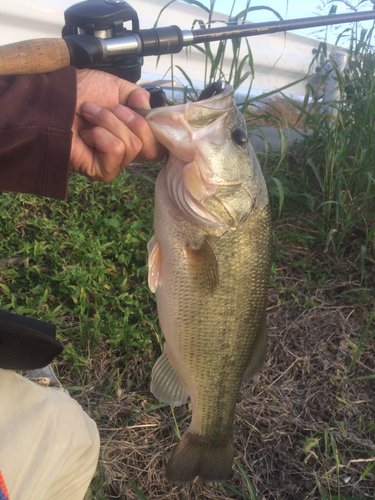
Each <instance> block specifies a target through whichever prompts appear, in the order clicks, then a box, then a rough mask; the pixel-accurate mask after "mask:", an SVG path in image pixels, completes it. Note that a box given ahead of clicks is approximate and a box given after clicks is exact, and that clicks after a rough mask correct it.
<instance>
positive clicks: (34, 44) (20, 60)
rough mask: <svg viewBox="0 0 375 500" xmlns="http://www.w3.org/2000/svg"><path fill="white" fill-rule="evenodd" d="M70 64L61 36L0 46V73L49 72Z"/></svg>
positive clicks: (66, 47) (65, 45) (66, 48)
mask: <svg viewBox="0 0 375 500" xmlns="http://www.w3.org/2000/svg"><path fill="white" fill-rule="evenodd" d="M69 65H70V54H69V50H68V46H67V44H66V43H65V41H64V39H63V38H38V39H35V40H24V41H22V42H15V43H11V44H9V45H2V46H0V75H22V74H31V73H49V72H51V71H55V70H57V69H61V68H65V67H66V66H69Z"/></svg>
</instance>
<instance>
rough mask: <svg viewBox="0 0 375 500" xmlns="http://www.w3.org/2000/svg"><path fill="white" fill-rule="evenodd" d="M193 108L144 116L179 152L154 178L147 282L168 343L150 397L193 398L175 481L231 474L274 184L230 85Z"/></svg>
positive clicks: (258, 333) (263, 285)
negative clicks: (270, 184)
mask: <svg viewBox="0 0 375 500" xmlns="http://www.w3.org/2000/svg"><path fill="white" fill-rule="evenodd" d="M194 104H195V105H197V108H198V110H196V109H194V108H193V110H191V108H192V106H193V105H194ZM187 106H188V105H185V108H184V107H183V106H178V107H176V109H173V108H172V109H171V110H167V109H161V110H152V111H150V114H149V115H147V116H146V119H148V120H149V124H150V126H151V128H152V130H153V132H154V134H155V135H156V137H157V138H158V140H160V142H163V143H164V144H165V145H166V146H167V147H169V149H170V151H171V153H170V156H169V160H168V162H167V165H166V167H165V168H164V169H163V170H162V172H161V173H160V174H159V177H158V179H157V182H156V188H155V221H154V223H155V236H154V237H153V239H152V240H151V242H150V244H149V284H150V288H151V289H152V290H153V291H156V293H157V306H158V314H159V320H160V326H161V329H162V331H163V334H164V337H165V339H166V344H165V350H164V353H163V355H162V357H161V358H159V360H158V362H157V363H156V365H155V367H154V369H153V373H152V384H151V390H152V392H153V393H154V394H155V395H156V396H157V397H158V398H159V399H162V400H163V401H165V402H167V403H169V404H174V405H179V404H183V403H184V402H185V401H186V398H187V395H189V396H190V400H191V407H192V421H191V424H190V426H189V429H188V430H187V432H186V433H185V434H184V435H183V437H182V440H181V442H180V443H179V445H178V446H177V448H176V449H175V450H174V452H173V454H172V456H171V459H170V461H169V463H168V465H167V470H166V475H167V478H168V479H170V480H171V481H173V482H176V483H183V482H188V481H192V480H194V479H195V477H196V476H199V477H201V478H202V479H205V480H208V481H213V480H225V479H227V477H228V475H229V473H230V470H231V467H232V462H233V419H234V411H235V405H236V401H237V398H238V393H239V389H240V385H241V383H242V381H243V380H244V379H247V378H249V377H251V376H253V375H254V374H255V373H256V372H257V371H258V370H259V369H260V368H261V365H262V363H263V360H264V357H265V352H266V328H265V310H266V301H267V288H268V282H269V274H270V266H271V229H270V228H271V224H270V213H269V205H268V197H267V191H266V186H265V182H264V179H263V176H262V174H261V171H260V167H259V163H258V161H257V158H256V156H255V153H254V151H253V149H252V147H251V144H250V143H248V141H247V140H246V142H245V138H244V137H246V139H247V135H246V136H244V135H243V134H246V125H245V123H244V119H243V117H242V115H241V114H240V113H239V111H238V110H237V108H236V107H235V106H234V102H233V91H232V89H231V88H230V87H227V88H226V89H225V90H224V92H223V93H222V94H221V95H219V96H214V97H212V98H209V99H207V100H206V101H201V102H197V103H193V104H191V105H190V108H187ZM168 113H169V115H168ZM179 113H180V114H179ZM171 114H172V115H173V114H174V116H173V117H172V118H171V117H170V115H171ZM207 115H208V116H207ZM197 117H198V118H197ZM205 119H206V123H207V125H206V124H205ZM199 120H200V121H199ZM202 122H203V125H202ZM172 125H175V127H176V129H173V127H172ZM163 126H164V128H163ZM238 130H240V132H238ZM186 132H187V133H186ZM171 134H172V135H173V137H172V139H171ZM237 136H239V139H238V137H237ZM174 141H177V142H178V141H179V142H180V145H181V151H179V149H178V144H177V146H176V144H174V143H173V142H174ZM244 142H245V145H244V144H243V143H244ZM238 143H240V144H238ZM193 195H194V196H193Z"/></svg>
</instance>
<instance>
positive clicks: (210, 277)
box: [185, 237, 219, 292]
mask: <svg viewBox="0 0 375 500" xmlns="http://www.w3.org/2000/svg"><path fill="white" fill-rule="evenodd" d="M185 251H186V257H187V263H188V270H189V277H190V279H191V280H192V281H193V283H194V285H195V286H197V287H199V288H201V289H204V290H207V291H210V292H213V291H214V290H215V289H216V288H217V286H218V284H219V271H218V265H217V260H216V255H215V252H214V251H213V250H212V247H211V245H210V244H209V242H208V241H207V239H206V238H205V237H203V238H202V240H201V241H199V242H189V243H188V244H187V245H186V247H185Z"/></svg>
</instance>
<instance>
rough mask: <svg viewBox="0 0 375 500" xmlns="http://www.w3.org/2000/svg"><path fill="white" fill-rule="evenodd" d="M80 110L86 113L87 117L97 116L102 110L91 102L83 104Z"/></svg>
mask: <svg viewBox="0 0 375 500" xmlns="http://www.w3.org/2000/svg"><path fill="white" fill-rule="evenodd" d="M81 110H82V113H86V114H87V115H97V114H98V113H100V111H101V110H102V108H99V106H97V105H96V104H94V103H92V102H84V103H83V104H82V106H81Z"/></svg>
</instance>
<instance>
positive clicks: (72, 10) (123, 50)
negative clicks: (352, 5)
mask: <svg viewBox="0 0 375 500" xmlns="http://www.w3.org/2000/svg"><path fill="white" fill-rule="evenodd" d="M64 16H65V26H64V27H63V30H62V38H41V39H35V40H26V41H21V42H16V43H12V44H9V45H3V46H0V75H16V74H27V73H29V74H30V73H47V72H50V71H55V70H58V69H61V68H64V67H66V66H70V65H72V66H75V67H76V68H78V69H82V68H95V69H100V70H103V71H107V72H109V73H113V74H116V75H117V76H120V77H121V78H124V79H126V80H128V81H131V82H134V83H135V82H137V81H138V80H139V79H140V77H141V67H142V64H143V57H145V56H159V55H163V54H177V53H179V52H181V50H182V49H183V48H184V47H188V46H190V45H195V44H200V43H205V42H215V41H220V40H228V39H233V38H242V37H250V36H259V35H265V34H269V33H277V32H281V31H292V30H298V29H302V28H316V27H320V26H328V25H334V24H344V23H352V22H358V21H364V20H370V19H375V10H372V11H366V12H354V13H349V14H331V15H328V16H319V17H308V18H300V19H292V20H287V21H270V22H262V23H251V24H235V25H233V24H232V25H231V24H229V25H226V26H222V27H219V28H207V29H197V30H181V29H180V28H179V27H178V26H168V27H161V28H151V29H140V28H139V19H138V15H137V12H136V11H135V9H133V7H131V6H130V5H129V4H128V3H127V2H126V1H125V0H87V1H84V2H79V3H77V4H75V5H72V6H71V7H69V8H68V9H67V10H66V11H65V13H64ZM128 21H131V23H132V26H131V29H130V30H129V29H127V28H125V27H124V23H126V22H128Z"/></svg>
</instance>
